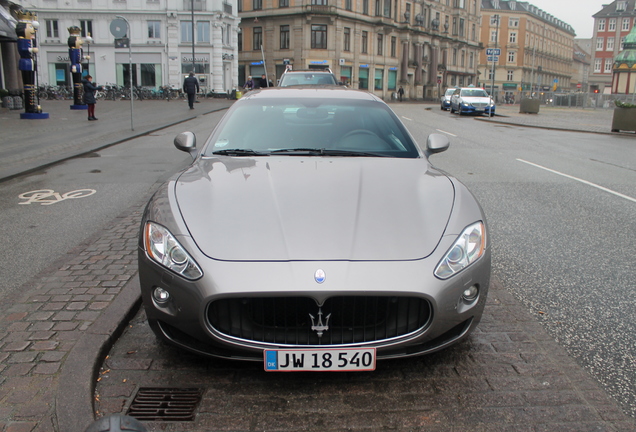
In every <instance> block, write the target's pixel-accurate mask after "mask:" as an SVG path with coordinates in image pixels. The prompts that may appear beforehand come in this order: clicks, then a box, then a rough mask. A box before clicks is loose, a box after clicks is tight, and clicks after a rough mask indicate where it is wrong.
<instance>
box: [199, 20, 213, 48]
mask: <svg viewBox="0 0 636 432" xmlns="http://www.w3.org/2000/svg"><path fill="white" fill-rule="evenodd" d="M197 42H198V43H210V21H197Z"/></svg>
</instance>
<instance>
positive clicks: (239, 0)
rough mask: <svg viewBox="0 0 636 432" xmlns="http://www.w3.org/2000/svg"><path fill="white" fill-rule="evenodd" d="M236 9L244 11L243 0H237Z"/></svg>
mask: <svg viewBox="0 0 636 432" xmlns="http://www.w3.org/2000/svg"><path fill="white" fill-rule="evenodd" d="M236 10H237V11H238V12H243V0H237V2H236Z"/></svg>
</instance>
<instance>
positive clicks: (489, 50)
mask: <svg viewBox="0 0 636 432" xmlns="http://www.w3.org/2000/svg"><path fill="white" fill-rule="evenodd" d="M486 55H487V56H498V55H501V49H499V48H486Z"/></svg>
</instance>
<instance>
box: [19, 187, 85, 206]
mask: <svg viewBox="0 0 636 432" xmlns="http://www.w3.org/2000/svg"><path fill="white" fill-rule="evenodd" d="M94 193H97V191H96V190H95V189H77V190H74V191H70V192H66V193H64V194H60V193H58V192H55V191H54V190H53V189H40V190H34V191H29V192H24V193H23V194H20V195H18V198H20V199H24V200H26V201H24V202H20V203H18V204H34V203H38V204H40V205H52V204H55V203H58V202H60V201H64V200H67V199H76V198H86V197H87V196H91V195H93V194H94Z"/></svg>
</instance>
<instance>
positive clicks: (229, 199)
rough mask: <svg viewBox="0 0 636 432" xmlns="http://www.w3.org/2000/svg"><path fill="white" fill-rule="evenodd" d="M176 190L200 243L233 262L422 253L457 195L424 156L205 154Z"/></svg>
mask: <svg viewBox="0 0 636 432" xmlns="http://www.w3.org/2000/svg"><path fill="white" fill-rule="evenodd" d="M175 192H176V199H177V203H178V207H179V209H180V211H181V216H182V217H183V220H184V221H185V224H186V225H187V228H188V230H189V232H190V235H191V236H192V238H193V239H194V241H195V243H196V244H197V245H198V247H199V248H200V250H201V251H202V252H203V253H204V254H205V255H207V256H208V257H210V258H214V259H219V260H230V261H288V260H352V261H368V260H412V259H419V258H423V257H426V256H428V255H430V254H431V253H432V252H433V251H434V250H435V248H436V246H437V244H438V243H439V241H440V238H441V237H442V235H443V233H444V230H445V228H446V225H447V222H448V219H449V216H450V213H451V210H452V207H453V201H454V188H453V185H452V183H451V181H450V180H449V179H448V178H447V177H446V176H445V175H443V174H442V173H440V172H438V171H435V170H433V169H431V167H430V165H429V164H428V162H427V161H426V159H424V158H420V159H400V158H368V157H359V158H337V157H335V158H322V157H313V158H312V157H293V156H282V157H278V156H276V157H263V158H232V157H219V158H204V159H201V160H200V161H199V162H197V163H196V164H195V165H193V166H192V167H191V168H190V169H188V170H187V171H186V172H184V173H183V174H182V175H181V176H180V177H179V178H178V179H177V181H176V183H175Z"/></svg>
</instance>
